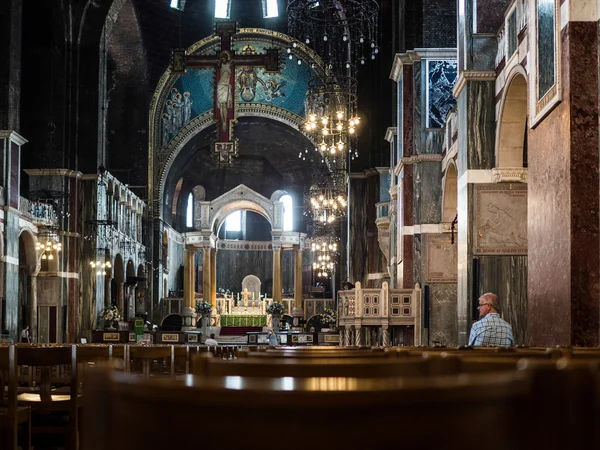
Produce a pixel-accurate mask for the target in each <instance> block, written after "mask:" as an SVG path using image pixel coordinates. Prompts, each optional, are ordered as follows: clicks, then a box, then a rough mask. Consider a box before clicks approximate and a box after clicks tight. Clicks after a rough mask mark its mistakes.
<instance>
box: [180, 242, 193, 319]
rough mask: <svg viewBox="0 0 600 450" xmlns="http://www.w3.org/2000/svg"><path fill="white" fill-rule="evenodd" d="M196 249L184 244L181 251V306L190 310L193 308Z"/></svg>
mask: <svg viewBox="0 0 600 450" xmlns="http://www.w3.org/2000/svg"><path fill="white" fill-rule="evenodd" d="M195 254H196V249H195V248H194V247H191V246H187V245H186V246H185V249H184V251H183V306H184V307H186V308H191V309H192V311H193V310H194V308H195V306H196V305H195V298H194V297H195V296H194V285H195V273H194V256H195Z"/></svg>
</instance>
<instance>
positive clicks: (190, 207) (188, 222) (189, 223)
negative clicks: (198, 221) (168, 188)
mask: <svg viewBox="0 0 600 450" xmlns="http://www.w3.org/2000/svg"><path fill="white" fill-rule="evenodd" d="M185 226H186V227H188V228H192V227H193V226H194V196H193V195H192V193H191V192H190V195H188V203H187V211H186V215H185Z"/></svg>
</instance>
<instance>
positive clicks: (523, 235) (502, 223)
mask: <svg viewBox="0 0 600 450" xmlns="http://www.w3.org/2000/svg"><path fill="white" fill-rule="evenodd" d="M474 208H475V211H474V216H475V220H474V221H473V226H474V230H473V236H474V239H473V243H474V248H473V253H474V254H476V255H526V254H527V186H525V185H515V184H506V185H494V186H476V187H475V204H474Z"/></svg>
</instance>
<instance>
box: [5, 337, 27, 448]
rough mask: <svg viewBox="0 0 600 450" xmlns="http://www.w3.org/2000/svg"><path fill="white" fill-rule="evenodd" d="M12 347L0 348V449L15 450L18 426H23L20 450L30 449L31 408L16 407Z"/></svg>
mask: <svg viewBox="0 0 600 450" xmlns="http://www.w3.org/2000/svg"><path fill="white" fill-rule="evenodd" d="M15 353H16V349H15V346H14V345H11V346H9V347H5V346H2V347H0V388H1V389H2V392H1V393H0V436H1V435H4V440H2V439H1V438H0V443H1V442H4V445H3V446H2V448H5V449H7V450H17V437H18V429H19V425H22V424H25V427H24V428H25V430H24V433H23V435H24V442H23V443H22V445H21V448H22V449H26V450H29V449H31V408H29V407H28V406H17V364H16V358H15Z"/></svg>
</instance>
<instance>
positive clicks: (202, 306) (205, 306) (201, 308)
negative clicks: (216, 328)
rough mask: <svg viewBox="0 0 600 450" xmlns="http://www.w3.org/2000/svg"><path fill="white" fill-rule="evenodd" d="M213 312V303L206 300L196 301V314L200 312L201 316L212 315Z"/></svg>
mask: <svg viewBox="0 0 600 450" xmlns="http://www.w3.org/2000/svg"><path fill="white" fill-rule="evenodd" d="M211 312H212V305H211V304H210V303H208V302H205V301H204V300H203V301H201V302H196V314H200V315H201V316H210V313H211Z"/></svg>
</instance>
